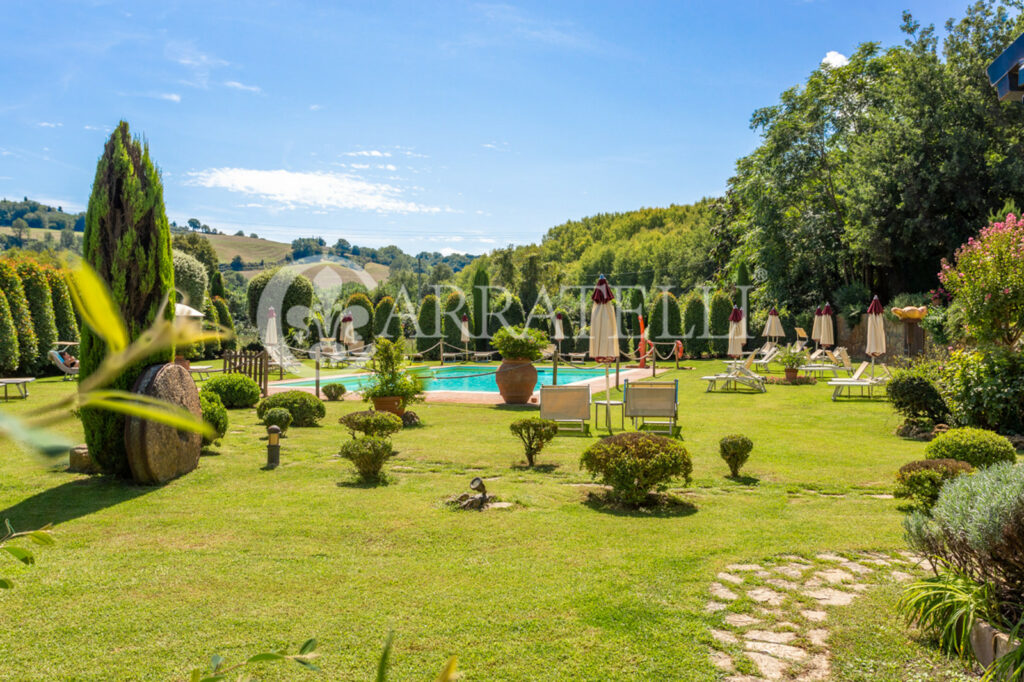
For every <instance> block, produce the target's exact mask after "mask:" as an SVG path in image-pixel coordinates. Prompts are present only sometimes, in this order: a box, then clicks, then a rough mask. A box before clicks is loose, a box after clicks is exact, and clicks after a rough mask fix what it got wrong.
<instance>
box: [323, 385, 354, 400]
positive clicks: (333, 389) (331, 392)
mask: <svg viewBox="0 0 1024 682" xmlns="http://www.w3.org/2000/svg"><path fill="white" fill-rule="evenodd" d="M320 390H321V391H323V392H324V395H325V396H327V399H328V400H341V397H342V396H343V395H345V393H347V392H348V389H346V388H345V384H324V387H323V388H321V389H320Z"/></svg>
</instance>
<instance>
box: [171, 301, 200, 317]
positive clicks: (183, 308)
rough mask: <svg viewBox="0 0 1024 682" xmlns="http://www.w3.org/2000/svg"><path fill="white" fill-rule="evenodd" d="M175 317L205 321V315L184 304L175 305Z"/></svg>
mask: <svg viewBox="0 0 1024 682" xmlns="http://www.w3.org/2000/svg"><path fill="white" fill-rule="evenodd" d="M174 316H175V317H184V318H188V319H199V320H201V319H203V314H202V313H201V312H199V311H198V310H196V309H195V308H192V307H189V306H187V305H185V304H184V303H175V304H174Z"/></svg>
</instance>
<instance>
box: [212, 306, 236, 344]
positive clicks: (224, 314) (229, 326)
mask: <svg viewBox="0 0 1024 682" xmlns="http://www.w3.org/2000/svg"><path fill="white" fill-rule="evenodd" d="M210 300H211V301H212V302H213V307H214V308H216V309H217V321H218V322H219V323H220V326H221V327H222V328H223V329H226V330H227V331H228V332H230V333H231V338H226V339H221V348H222V349H224V350H235V349H236V348H237V347H238V343H237V341H238V340H237V339H236V338H234V333H235V320H234V318H232V317H231V311H230V310H229V308H228V302H227V301H225V300H224V299H223V298H221V297H220V296H212V297H211V299H210Z"/></svg>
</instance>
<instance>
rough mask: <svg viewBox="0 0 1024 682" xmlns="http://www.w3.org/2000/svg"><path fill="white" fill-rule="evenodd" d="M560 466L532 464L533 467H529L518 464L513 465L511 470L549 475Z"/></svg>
mask: <svg viewBox="0 0 1024 682" xmlns="http://www.w3.org/2000/svg"><path fill="white" fill-rule="evenodd" d="M560 466H562V465H561V464H534V465H533V466H530V465H529V464H523V463H519V464H513V465H512V468H513V469H515V470H516V471H537V472H540V473H542V474H550V473H551V472H552V471H554V470H555V469H557V468H558V467H560Z"/></svg>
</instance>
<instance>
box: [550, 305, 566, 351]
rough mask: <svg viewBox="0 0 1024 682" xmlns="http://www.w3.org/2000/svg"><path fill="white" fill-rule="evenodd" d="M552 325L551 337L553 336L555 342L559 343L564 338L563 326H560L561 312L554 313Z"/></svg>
mask: <svg viewBox="0 0 1024 682" xmlns="http://www.w3.org/2000/svg"><path fill="white" fill-rule="evenodd" d="M553 326H554V334H552V338H554V340H555V343H557V344H561V342H562V341H564V340H565V328H564V327H563V326H562V313H555V323H554V325H553Z"/></svg>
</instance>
